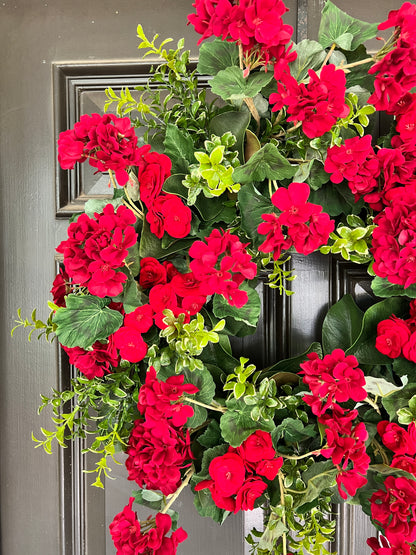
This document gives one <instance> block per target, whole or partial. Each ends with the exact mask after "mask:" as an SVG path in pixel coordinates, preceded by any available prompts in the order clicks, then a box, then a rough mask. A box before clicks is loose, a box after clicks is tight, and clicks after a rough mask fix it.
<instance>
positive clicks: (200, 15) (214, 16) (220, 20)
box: [188, 0, 296, 64]
mask: <svg viewBox="0 0 416 555" xmlns="http://www.w3.org/2000/svg"><path fill="white" fill-rule="evenodd" d="M192 5H193V6H194V8H195V9H196V13H194V14H190V15H188V21H189V23H192V25H193V26H194V27H195V31H196V32H197V33H199V34H201V35H202V37H201V39H200V40H199V41H198V44H199V43H200V42H202V41H203V40H204V39H206V38H209V37H212V36H215V37H222V40H227V41H230V42H236V43H237V44H239V45H241V46H242V47H243V50H244V52H247V53H249V55H250V56H253V54H255V55H257V58H258V61H261V62H263V63H265V64H267V63H268V62H269V60H270V59H271V58H274V59H276V60H279V59H281V58H285V57H286V56H287V52H286V50H285V45H287V44H288V43H289V42H290V40H291V37H292V34H293V28H292V27H291V26H290V25H285V24H284V23H283V21H282V15H283V14H285V13H286V12H287V11H289V10H288V8H287V7H286V6H285V4H284V2H282V0H239V1H237V0H235V1H233V0H195V2H194V3H193V4H192ZM292 58H293V59H295V58H296V55H295V56H294V57H293V56H292Z"/></svg>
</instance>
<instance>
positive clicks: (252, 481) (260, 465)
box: [195, 430, 283, 513]
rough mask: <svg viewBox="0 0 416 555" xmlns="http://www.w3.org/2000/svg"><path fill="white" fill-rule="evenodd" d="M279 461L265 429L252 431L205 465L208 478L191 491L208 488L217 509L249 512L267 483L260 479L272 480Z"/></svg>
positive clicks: (275, 474)
mask: <svg viewBox="0 0 416 555" xmlns="http://www.w3.org/2000/svg"><path fill="white" fill-rule="evenodd" d="M282 464H283V459H282V457H276V451H275V449H274V447H273V443H272V438H271V436H270V434H269V433H268V432H263V431H261V430H257V431H255V432H254V433H253V434H251V436H250V437H249V438H247V439H246V440H245V441H244V442H243V443H242V444H241V445H240V447H237V448H234V447H231V446H230V447H229V448H228V451H227V453H226V454H225V455H222V456H221V457H215V458H214V459H213V460H212V461H211V463H210V465H209V474H210V476H211V480H202V481H201V482H199V484H197V485H196V486H195V491H200V490H202V489H206V488H208V489H209V491H210V493H211V495H212V499H213V501H214V503H215V504H216V505H217V507H219V508H220V509H225V510H226V511H232V512H234V513H237V512H238V511H240V510H242V511H251V510H253V508H254V503H255V501H256V499H258V498H259V497H260V496H261V495H262V494H263V493H264V491H265V490H266V489H267V484H266V482H264V480H262V478H260V476H264V477H265V478H266V479H267V480H274V478H276V476H277V473H278V472H279V470H280V469H281V467H282Z"/></svg>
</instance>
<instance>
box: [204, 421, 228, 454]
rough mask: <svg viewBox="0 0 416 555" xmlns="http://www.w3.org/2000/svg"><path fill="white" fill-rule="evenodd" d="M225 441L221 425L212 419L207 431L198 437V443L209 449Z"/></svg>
mask: <svg viewBox="0 0 416 555" xmlns="http://www.w3.org/2000/svg"><path fill="white" fill-rule="evenodd" d="M223 442H224V440H223V439H222V436H221V430H220V425H219V424H218V422H217V421H216V420H211V422H210V423H209V424H208V428H207V429H206V430H205V432H204V433H203V434H202V435H200V436H199V437H198V443H200V444H201V445H202V447H206V448H207V449H208V448H209V447H215V446H216V445H219V444H221V443H223Z"/></svg>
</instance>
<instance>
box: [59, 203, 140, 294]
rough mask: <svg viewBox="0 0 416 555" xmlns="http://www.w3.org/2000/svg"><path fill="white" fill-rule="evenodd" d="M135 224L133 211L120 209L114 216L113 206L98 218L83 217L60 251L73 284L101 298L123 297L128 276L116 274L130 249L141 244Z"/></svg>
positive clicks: (107, 208)
mask: <svg viewBox="0 0 416 555" xmlns="http://www.w3.org/2000/svg"><path fill="white" fill-rule="evenodd" d="M135 222H136V217H135V216H134V214H133V212H132V211H131V210H129V209H128V208H126V207H125V206H119V207H118V208H117V212H114V206H113V205H112V204H107V205H106V206H105V207H104V209H103V212H102V214H95V217H94V218H90V217H89V216H87V214H81V215H80V216H79V218H78V219H77V221H76V222H72V223H71V224H70V225H69V227H68V239H67V240H65V241H62V242H61V243H60V245H59V246H58V247H57V249H56V250H57V252H59V253H62V254H63V255H64V265H65V270H66V271H67V273H68V275H69V277H70V278H72V280H73V282H74V283H76V284H78V285H81V286H84V287H87V289H88V291H89V292H90V293H91V295H96V296H97V297H101V298H102V297H105V296H109V297H115V296H117V295H119V294H120V293H121V292H122V291H123V283H124V282H125V281H127V275H126V274H124V273H123V272H117V271H116V270H117V269H118V268H122V267H123V266H124V261H125V259H126V257H127V255H128V250H127V249H128V248H129V247H131V246H133V245H134V244H135V243H136V241H137V233H136V232H135V230H134V227H133V224H134V223H135Z"/></svg>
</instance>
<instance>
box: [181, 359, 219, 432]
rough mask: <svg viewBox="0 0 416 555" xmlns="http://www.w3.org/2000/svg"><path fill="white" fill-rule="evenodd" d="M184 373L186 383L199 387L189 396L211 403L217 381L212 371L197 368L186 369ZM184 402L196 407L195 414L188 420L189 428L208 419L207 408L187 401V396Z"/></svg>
mask: <svg viewBox="0 0 416 555" xmlns="http://www.w3.org/2000/svg"><path fill="white" fill-rule="evenodd" d="M183 375H184V376H185V383H191V384H193V385H195V386H196V387H197V388H198V389H199V391H198V392H197V393H195V394H193V395H189V397H190V398H191V399H195V401H199V402H201V403H205V404H207V405H209V404H210V403H211V401H212V400H213V398H214V395H215V383H214V380H213V378H212V376H211V374H210V372H208V370H207V369H206V368H204V369H203V370H195V371H194V372H191V371H190V370H185V371H184V372H183ZM184 404H186V405H189V406H191V407H192V408H193V409H194V415H193V416H192V418H188V420H187V422H186V426H187V427H188V428H197V427H198V426H201V424H203V423H204V422H205V421H206V420H207V417H208V413H207V409H206V408H204V407H200V406H199V405H195V404H194V403H189V402H188V403H187V402H186V396H185V399H184Z"/></svg>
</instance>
